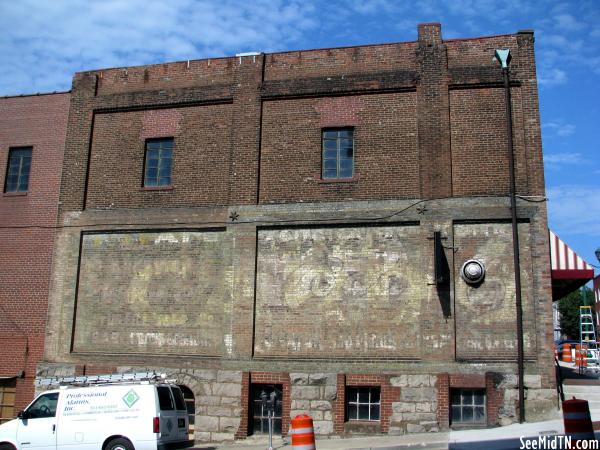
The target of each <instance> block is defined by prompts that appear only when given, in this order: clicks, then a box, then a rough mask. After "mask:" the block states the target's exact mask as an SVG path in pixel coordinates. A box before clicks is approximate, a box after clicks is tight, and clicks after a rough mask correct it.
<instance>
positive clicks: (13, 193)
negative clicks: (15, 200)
mask: <svg viewBox="0 0 600 450" xmlns="http://www.w3.org/2000/svg"><path fill="white" fill-rule="evenodd" d="M24 195H27V191H25V192H5V193H4V196H5V197H23V196H24Z"/></svg>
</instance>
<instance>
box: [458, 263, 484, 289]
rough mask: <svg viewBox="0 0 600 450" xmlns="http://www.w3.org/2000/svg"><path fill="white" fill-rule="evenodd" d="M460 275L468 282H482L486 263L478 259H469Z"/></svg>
mask: <svg viewBox="0 0 600 450" xmlns="http://www.w3.org/2000/svg"><path fill="white" fill-rule="evenodd" d="M460 276H461V277H462V279H463V280H465V283H467V284H478V283H481V282H482V281H483V279H484V278H485V265H484V264H483V262H481V261H479V260H477V259H469V260H467V261H465V263H464V264H463V265H462V267H461V269H460Z"/></svg>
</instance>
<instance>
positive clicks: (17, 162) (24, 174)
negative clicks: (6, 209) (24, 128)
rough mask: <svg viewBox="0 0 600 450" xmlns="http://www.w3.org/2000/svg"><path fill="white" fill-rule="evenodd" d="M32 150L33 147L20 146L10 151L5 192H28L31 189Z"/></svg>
mask: <svg viewBox="0 0 600 450" xmlns="http://www.w3.org/2000/svg"><path fill="white" fill-rule="evenodd" d="M31 150H32V148H31V147H19V148H11V149H10V150H9V151H8V165H7V167H6V178H5V180H6V181H5V182H4V192H27V190H28V189H29V170H30V168H31Z"/></svg>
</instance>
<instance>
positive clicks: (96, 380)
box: [35, 372, 175, 388]
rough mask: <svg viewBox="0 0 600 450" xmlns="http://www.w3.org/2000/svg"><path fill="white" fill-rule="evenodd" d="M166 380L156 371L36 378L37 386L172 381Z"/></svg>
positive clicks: (81, 385)
mask: <svg viewBox="0 0 600 450" xmlns="http://www.w3.org/2000/svg"><path fill="white" fill-rule="evenodd" d="M174 382H175V380H167V379H166V374H164V373H163V374H158V373H156V372H134V373H115V374H109V375H84V376H78V377H48V378H36V380H35V383H36V385H37V386H60V387H63V388H64V387H71V386H72V387H75V386H77V387H83V386H91V385H106V384H124V383H144V384H150V383H153V384H154V383H174Z"/></svg>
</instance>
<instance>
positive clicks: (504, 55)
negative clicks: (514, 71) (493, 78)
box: [495, 48, 512, 70]
mask: <svg viewBox="0 0 600 450" xmlns="http://www.w3.org/2000/svg"><path fill="white" fill-rule="evenodd" d="M495 56H496V59H497V60H498V62H499V63H500V66H501V67H502V70H508V65H509V64H510V60H511V59H512V56H510V50H509V49H507V48H503V49H498V50H496V54H495Z"/></svg>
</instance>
